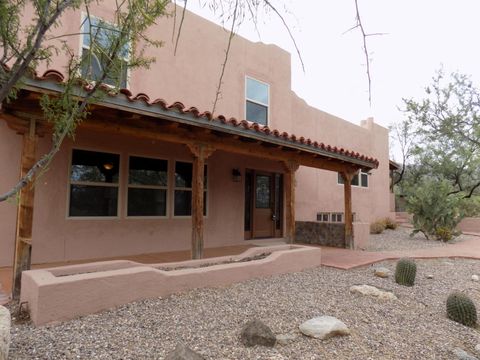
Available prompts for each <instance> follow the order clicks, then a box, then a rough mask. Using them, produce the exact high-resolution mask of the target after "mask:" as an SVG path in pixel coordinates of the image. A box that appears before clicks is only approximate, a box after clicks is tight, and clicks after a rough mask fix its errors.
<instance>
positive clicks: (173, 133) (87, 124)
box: [0, 70, 379, 172]
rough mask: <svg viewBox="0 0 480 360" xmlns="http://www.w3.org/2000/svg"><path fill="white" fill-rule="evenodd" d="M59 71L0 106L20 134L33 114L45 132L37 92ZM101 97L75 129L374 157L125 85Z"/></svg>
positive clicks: (331, 164) (292, 154) (360, 160)
mask: <svg viewBox="0 0 480 360" xmlns="http://www.w3.org/2000/svg"><path fill="white" fill-rule="evenodd" d="M63 81H64V77H63V75H62V74H61V73H60V72H58V71H55V70H49V71H46V72H45V73H44V74H43V75H42V76H37V75H36V74H33V76H32V77H30V78H28V79H26V81H25V83H24V85H23V86H22V90H21V91H20V92H19V96H18V98H17V100H16V101H13V102H11V103H8V104H3V113H0V117H1V118H3V119H4V120H6V121H7V123H8V124H9V126H10V127H11V128H12V129H14V130H16V131H18V132H24V131H26V130H27V129H28V126H29V124H28V121H27V120H28V119H30V118H32V117H37V122H38V125H37V129H38V130H39V134H40V135H42V132H43V133H46V132H48V131H49V129H48V127H49V126H48V124H47V123H46V122H45V121H44V120H43V116H42V112H41V109H40V107H39V103H38V100H39V97H40V96H41V94H45V93H46V94H51V95H55V94H58V93H59V92H61V91H62V90H63ZM77 89H78V96H79V97H81V96H85V95H86V94H87V93H88V91H89V90H91V86H90V85H89V84H87V83H86V82H83V81H81V80H79V86H78V88H77ZM102 90H103V91H104V92H105V96H104V97H103V98H102V99H101V101H100V102H98V103H96V104H95V105H92V106H91V107H90V113H91V115H90V116H89V118H88V119H87V120H86V121H84V122H82V123H81V124H80V128H84V129H89V130H94V131H103V132H108V133H119V134H124V135H128V136H137V137H142V138H149V139H157V140H162V141H168V142H175V143H183V144H185V143H192V142H201V143H204V144H207V145H211V146H213V147H214V148H216V149H219V150H224V151H228V152H233V153H239V154H245V155H250V156H258V157H264V158H269V159H272V160H279V161H286V160H289V161H290V160H291V161H295V162H297V163H298V164H300V165H304V166H309V167H315V168H319V169H325V170H331V171H340V172H342V171H351V170H352V169H353V170H355V169H357V170H358V169H366V170H369V169H374V168H377V167H378V164H379V162H378V160H377V159H374V158H371V157H367V156H365V155H361V154H359V153H357V152H354V151H349V150H345V149H343V148H337V147H332V146H330V145H326V144H324V143H318V142H317V141H312V140H311V139H306V138H304V137H297V136H296V135H294V134H288V133H286V132H280V131H278V130H276V129H270V128H269V127H267V126H263V125H259V124H256V123H251V122H248V121H246V120H242V121H238V120H237V119H235V118H230V119H227V118H226V117H225V116H223V115H219V116H216V117H214V116H213V115H212V114H211V113H210V112H208V111H205V112H200V111H199V110H198V109H197V108H195V107H190V108H188V109H187V108H186V107H185V106H184V105H183V104H182V103H180V102H175V103H173V104H171V105H168V104H167V103H166V102H165V101H164V100H163V99H156V100H153V101H151V100H150V98H149V97H148V96H147V95H146V94H143V93H139V94H137V95H136V96H133V95H132V93H131V92H130V91H129V90H127V89H121V90H120V91H119V92H118V93H112V92H111V89H110V88H108V87H106V86H105V87H104V88H102Z"/></svg>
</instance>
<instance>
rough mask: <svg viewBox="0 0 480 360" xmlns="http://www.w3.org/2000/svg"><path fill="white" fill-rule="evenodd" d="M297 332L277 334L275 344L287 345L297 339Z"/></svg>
mask: <svg viewBox="0 0 480 360" xmlns="http://www.w3.org/2000/svg"><path fill="white" fill-rule="evenodd" d="M297 338H298V335H297V334H279V335H277V344H279V345H288V344H291V343H292V342H294V341H295V340H297Z"/></svg>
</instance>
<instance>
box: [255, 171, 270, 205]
mask: <svg viewBox="0 0 480 360" xmlns="http://www.w3.org/2000/svg"><path fill="white" fill-rule="evenodd" d="M255 181H256V184H255V185H256V186H255V195H256V196H255V197H256V199H255V207H256V208H257V209H268V208H269V207H270V176H265V175H257V178H256V180H255Z"/></svg>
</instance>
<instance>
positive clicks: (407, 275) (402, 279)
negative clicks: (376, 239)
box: [395, 259, 417, 286]
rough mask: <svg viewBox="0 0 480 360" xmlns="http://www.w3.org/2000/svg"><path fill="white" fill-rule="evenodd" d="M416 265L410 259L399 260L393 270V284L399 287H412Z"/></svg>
mask: <svg viewBox="0 0 480 360" xmlns="http://www.w3.org/2000/svg"><path fill="white" fill-rule="evenodd" d="M416 274H417V264H415V262H414V261H413V260H412V259H400V260H398V262H397V267H396V269H395V282H396V283H397V284H400V285H405V286H413V284H414V283H415V275H416Z"/></svg>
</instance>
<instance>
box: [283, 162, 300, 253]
mask: <svg viewBox="0 0 480 360" xmlns="http://www.w3.org/2000/svg"><path fill="white" fill-rule="evenodd" d="M283 164H284V167H285V220H286V221H285V225H286V226H285V238H286V240H287V243H288V244H293V243H295V185H296V184H295V173H296V171H297V170H298V168H299V164H298V163H297V162H295V161H284V162H283Z"/></svg>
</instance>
